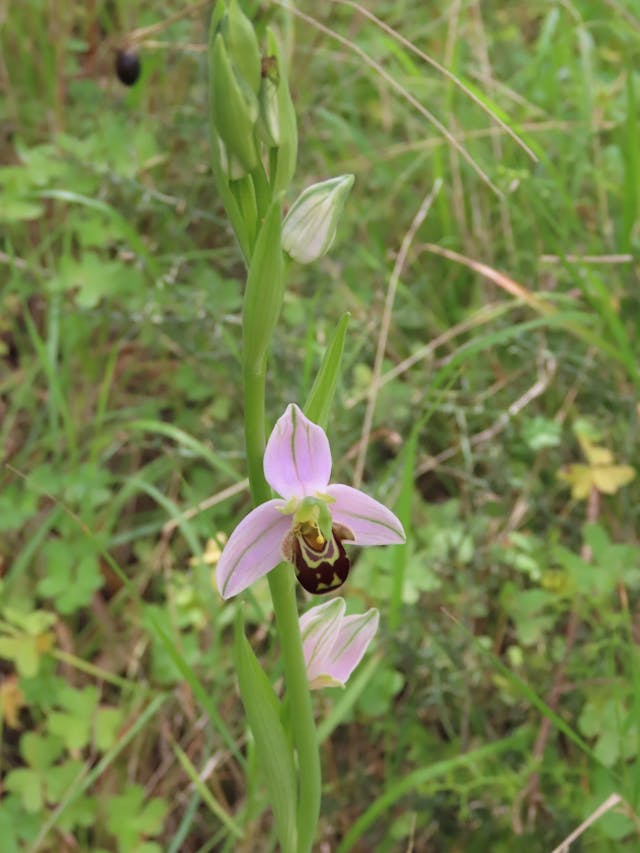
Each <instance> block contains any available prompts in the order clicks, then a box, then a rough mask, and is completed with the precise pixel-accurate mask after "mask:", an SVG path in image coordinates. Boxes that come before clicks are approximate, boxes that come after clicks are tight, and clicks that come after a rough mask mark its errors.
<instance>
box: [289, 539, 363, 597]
mask: <svg viewBox="0 0 640 853" xmlns="http://www.w3.org/2000/svg"><path fill="white" fill-rule="evenodd" d="M353 538H354V536H353V533H352V532H351V530H349V528H348V527H345V526H344V525H343V524H334V525H333V527H332V528H331V538H330V539H325V538H324V536H323V535H322V534H321V533H320V530H319V529H318V527H317V525H313V524H310V523H304V524H301V525H299V526H298V527H297V528H296V529H295V530H293V531H292V532H291V533H290V534H289V535H288V536H287V538H286V539H285V542H284V544H283V547H282V552H283V554H284V556H285V558H286V559H287V560H288V561H289V562H290V563H293V566H294V568H295V571H296V577H297V578H298V580H299V581H300V584H301V585H302V586H303V587H304V588H305V589H306V591H307V592H310V593H312V594H313V595H325V593H327V592H331V591H332V590H334V589H338V587H341V586H342V584H343V583H344V582H345V581H346V579H347V577H348V575H349V570H350V569H351V561H350V560H349V557H348V556H347V552H346V551H345V548H344V545H343V544H342V542H343V540H345V539H346V540H353Z"/></svg>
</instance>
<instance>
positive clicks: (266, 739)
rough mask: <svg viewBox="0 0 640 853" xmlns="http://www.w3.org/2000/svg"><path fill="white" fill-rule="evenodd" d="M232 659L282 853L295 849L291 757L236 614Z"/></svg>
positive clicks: (278, 714)
mask: <svg viewBox="0 0 640 853" xmlns="http://www.w3.org/2000/svg"><path fill="white" fill-rule="evenodd" d="M234 659H235V665H236V672H237V675H238V683H239V686H240V695H241V696H242V703H243V705H244V709H245V711H246V714H247V719H248V720H249V726H250V728H251V732H252V734H253V738H254V740H255V744H256V753H257V756H258V762H259V764H260V766H261V768H262V772H263V773H264V778H265V781H266V782H267V786H268V792H269V796H270V798H271V805H272V807H273V815H274V818H275V824H276V832H277V834H278V838H279V840H280V845H281V848H282V851H283V853H293V851H295V850H296V800H297V796H296V775H295V769H294V762H293V754H292V752H291V748H290V746H289V740H288V738H287V735H286V733H285V730H284V728H283V726H282V722H281V709H280V703H279V702H278V698H277V696H276V694H275V693H274V690H273V687H272V686H271V684H270V682H269V679H268V678H267V676H266V675H265V674H264V672H263V670H262V667H261V666H260V664H259V663H258V661H257V659H256V656H255V654H254V652H253V649H252V648H251V646H250V645H249V643H248V641H247V638H246V637H245V635H244V628H243V626H242V617H241V614H240V611H238V614H237V618H236V623H235V643H234Z"/></svg>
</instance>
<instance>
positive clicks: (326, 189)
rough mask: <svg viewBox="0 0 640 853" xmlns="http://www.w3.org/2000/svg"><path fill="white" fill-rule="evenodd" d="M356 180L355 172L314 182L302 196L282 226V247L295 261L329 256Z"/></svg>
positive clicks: (308, 261) (308, 262)
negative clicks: (341, 215)
mask: <svg viewBox="0 0 640 853" xmlns="http://www.w3.org/2000/svg"><path fill="white" fill-rule="evenodd" d="M353 182H354V177H353V175H340V176H339V177H337V178H331V179H330V180H328V181H323V182H322V183H319V184H312V185H311V186H310V187H307V189H306V190H304V191H303V192H302V193H301V194H300V196H298V198H297V199H296V201H295V202H294V203H293V205H292V207H291V209H290V210H289V213H288V214H287V218H286V219H285V221H284V224H283V229H282V248H283V249H284V250H285V252H287V253H288V254H289V255H291V257H292V258H293V259H294V260H296V261H298V262H299V263H301V264H310V263H311V262H312V261H315V260H317V259H318V258H321V257H322V256H323V255H326V253H327V252H328V251H329V249H330V248H331V244H332V243H333V241H334V239H335V236H336V231H337V228H338V220H339V219H340V214H341V213H342V210H343V208H344V204H345V201H346V199H347V196H348V195H349V192H350V191H351V187H352V186H353Z"/></svg>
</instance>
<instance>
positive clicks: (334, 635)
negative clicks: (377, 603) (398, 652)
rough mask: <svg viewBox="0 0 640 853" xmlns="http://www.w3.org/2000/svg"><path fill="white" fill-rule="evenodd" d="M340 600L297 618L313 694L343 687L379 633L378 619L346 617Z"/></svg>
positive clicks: (370, 615)
mask: <svg viewBox="0 0 640 853" xmlns="http://www.w3.org/2000/svg"><path fill="white" fill-rule="evenodd" d="M345 612H346V605H345V603H344V599H343V598H333V599H331V601H327V602H325V603H324V604H320V605H319V606H318V607H312V608H311V610H308V611H307V612H306V613H305V614H304V616H302V617H301V618H300V633H301V634H302V650H303V652H304V662H305V664H306V667H307V678H308V679H309V687H311V689H312V690H314V689H316V688H319V687H344V685H345V683H346V682H347V679H348V678H349V676H350V675H351V673H352V672H353V670H354V669H355V668H356V667H357V665H358V664H359V663H360V661H361V660H362V657H363V655H364V653H365V652H366V650H367V647H368V645H369V643H370V642H371V640H372V639H373V638H374V636H375V633H376V631H377V630H378V623H379V621H380V615H379V613H378V611H377V610H375V609H371V610H367V612H366V613H363V614H362V615H361V616H345Z"/></svg>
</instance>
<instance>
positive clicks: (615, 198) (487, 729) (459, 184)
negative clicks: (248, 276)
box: [0, 0, 640, 853]
mask: <svg viewBox="0 0 640 853" xmlns="http://www.w3.org/2000/svg"><path fill="white" fill-rule="evenodd" d="M245 8H246V9H247V11H248V12H249V13H251V14H253V15H254V16H255V18H256V21H257V23H258V25H259V26H260V27H264V26H265V25H266V23H267V22H269V21H273V22H275V23H276V24H278V25H279V26H280V31H281V34H282V37H283V40H284V43H285V47H286V50H287V52H288V54H289V56H290V63H291V75H290V76H291V79H292V84H293V95H294V100H295V103H296V107H297V110H298V114H299V122H300V140H301V145H300V159H299V164H298V171H297V179H296V180H297V188H298V189H302V188H303V187H304V186H306V185H308V184H309V183H311V182H312V181H314V180H319V179H323V178H325V177H328V176H331V175H335V174H340V173H343V172H349V171H351V172H354V173H355V175H356V185H355V188H354V191H353V193H352V196H351V197H350V199H349V203H348V205H347V210H346V213H345V217H344V220H343V224H342V227H341V230H340V233H339V238H338V240H337V242H336V245H335V246H334V248H333V250H332V252H331V254H330V255H329V256H328V257H327V258H325V259H324V261H323V262H321V263H320V264H316V265H313V266H311V267H308V268H303V267H292V271H291V277H290V281H291V286H290V288H289V290H288V292H287V295H286V300H285V307H284V316H283V321H282V323H281V325H280V327H279V328H278V330H277V332H276V340H275V353H274V357H273V358H272V362H271V380H272V381H271V394H270V397H269V400H268V407H269V413H270V416H271V417H272V418H274V419H275V417H277V416H278V415H279V414H280V413H281V411H282V410H283V408H284V405H285V404H286V403H287V402H289V401H291V400H304V398H305V396H306V393H307V392H308V390H309V388H310V386H311V383H312V381H313V377H314V371H315V369H316V368H317V365H318V364H319V360H320V357H321V354H322V352H323V348H324V345H325V343H326V340H327V338H328V337H329V336H330V334H331V331H332V329H333V327H334V326H335V324H336V323H337V321H338V318H339V317H340V316H341V314H342V313H343V312H344V311H345V310H348V311H349V312H351V317H352V319H351V324H350V332H349V336H348V339H347V350H346V355H345V369H344V373H343V379H342V384H341V387H340V389H339V394H338V397H337V400H336V405H335V408H334V411H333V416H332V420H331V423H330V430H329V431H330V438H331V441H332V445H333V447H334V449H335V451H336V453H335V466H334V467H335V471H336V474H338V473H339V475H340V479H341V480H343V481H348V480H347V478H348V477H349V476H352V475H353V474H354V472H355V475H356V478H358V477H359V473H360V471H361V470H362V473H363V477H364V480H365V481H366V483H367V490H368V491H370V492H371V493H373V494H375V495H376V496H377V497H379V498H380V499H383V500H386V501H390V502H391V503H394V502H395V504H394V505H395V507H396V509H397V510H398V512H399V513H400V514H401V515H402V516H403V517H404V518H405V520H407V521H409V520H410V524H407V527H408V528H409V529H410V539H409V543H408V545H407V547H406V549H398V551H397V553H392V552H391V551H386V550H382V549H374V550H373V551H369V552H364V553H362V554H361V555H359V556H358V559H357V562H356V567H355V570H354V572H353V574H352V576H351V578H350V582H349V586H348V589H347V597H348V598H352V599H354V600H355V601H357V603H358V605H359V609H360V610H362V609H363V606H364V607H367V606H371V605H375V606H378V607H380V609H381V611H382V616H383V623H382V629H381V634H380V637H379V640H378V644H377V652H376V653H375V654H373V655H371V656H370V658H369V659H368V661H366V662H365V663H364V664H363V665H362V667H361V669H360V670H359V672H358V673H356V675H355V676H354V678H353V680H352V682H351V683H350V685H349V686H348V688H347V689H346V690H345V691H344V692H336V691H333V692H329V691H325V692H324V693H321V694H317V695H316V703H317V709H318V717H319V720H320V721H321V724H320V731H321V734H322V737H323V738H324V743H323V765H324V777H325V798H324V811H323V819H322V825H321V833H322V838H321V839H320V842H322V843H324V844H325V845H327V846H325V847H320V846H319V848H318V849H331V850H340V851H347V850H358V849H362V850H371V849H375V850H380V851H392V850H405V849H415V850H424V851H429V850H434V851H441V850H442V851H444V850H462V849H464V850H465V851H484V850H487V849H488V845H490V846H491V850H493V851H501V850H505V851H506V850H513V849H514V846H515V845H516V844H517V845H521V844H524V845H525V846H526V849H527V850H531V851H549V850H551V849H553V848H554V847H555V846H556V845H557V844H559V843H560V841H561V840H562V839H563V838H564V837H565V836H567V835H568V834H569V833H570V832H571V831H572V830H573V829H575V828H576V827H577V826H578V825H579V824H580V823H581V822H582V821H583V820H585V819H587V818H588V817H589V816H590V815H593V812H594V810H595V809H596V807H597V806H599V805H600V804H601V803H603V802H604V801H606V800H607V798H608V797H610V796H611V795H613V794H615V795H617V799H615V800H610V801H609V803H610V804H614V805H615V808H612V809H610V810H609V811H608V812H607V813H606V814H605V815H604V816H602V817H600V818H599V819H597V820H595V819H594V820H593V823H592V825H591V826H590V827H589V828H588V829H587V830H586V831H585V833H584V834H583V835H582V836H581V840H580V841H579V842H577V844H578V845H580V844H582V845H583V847H579V846H577V847H576V849H585V850H597V851H600V850H602V851H608V850H617V849H620V846H619V845H620V844H622V843H624V844H630V845H631V846H633V845H638V843H639V842H638V819H637V817H636V816H635V815H636V814H637V813H638V807H639V805H640V804H639V803H638V797H639V795H640V764H639V762H638V757H637V756H638V725H639V723H638V721H639V713H640V678H639V676H638V651H637V638H638V617H639V611H638V606H639V598H638V589H639V587H640V561H639V553H640V552H639V542H638V535H637V531H638V529H639V525H638V512H639V511H638V506H639V505H640V504H639V501H638V490H639V488H640V486H639V485H638V480H637V478H636V479H632V477H633V473H634V472H633V466H634V464H636V463H635V460H636V459H637V458H638V438H637V435H638V429H637V424H638V417H639V409H638V389H639V386H640V372H639V369H638V346H639V344H638V341H639V340H640V310H639V307H640V306H639V301H638V264H637V253H638V245H639V240H640V232H639V230H638V221H639V206H640V161H639V152H640V144H639V143H640V138H639V132H638V123H637V113H638V92H639V91H640V88H639V87H640V79H639V77H638V72H637V68H638V57H639V55H640V18H639V17H638V9H637V7H636V6H635V4H634V3H633V2H632V0H583V2H581V3H575V4H571V3H569V2H554V0H528V2H526V3H524V2H518V0H516V1H515V2H499V0H495V2H491V3H483V4H480V3H479V2H477V0H462V2H458V0H451V2H449V3H444V4H443V3H424V2H412V0H388V2H387V0H378V2H376V3H374V4H366V8H365V9H364V10H363V9H359V8H358V7H357V5H356V4H355V3H350V2H346V0H345V1H344V2H338V0H332V2H330V3H323V4H309V3H301V4H300V7H299V12H300V15H299V16H293V17H292V18H291V19H284V18H283V17H282V11H281V10H280V9H279V8H278V6H277V5H275V4H270V3H260V4H258V3H247V4H246V6H245ZM210 10H211V4H210V3H193V4H187V3H180V2H177V0H152V2H144V3H143V2H137V1H136V2H131V3H124V2H120V0H92V2H88V3H83V4H79V3H78V4H72V3H70V4H65V3H48V2H45V0H29V2H27V3H11V2H5V3H4V4H3V6H2V7H1V8H0V11H1V14H0V50H1V53H0V87H1V92H2V97H1V98H0V159H1V166H0V188H1V200H0V222H1V223H2V227H1V231H0V235H1V236H0V240H1V245H0V358H1V362H0V436H1V447H2V459H3V466H2V469H1V471H0V575H1V581H0V583H1V586H0V657H1V661H0V667H1V671H2V684H1V687H0V707H1V709H2V774H3V775H2V779H3V781H2V800H1V801H0V833H1V837H2V839H3V845H4V846H3V850H5V851H7V853H11V851H13V850H19V849H20V850H32V851H35V850H41V851H45V850H56V851H59V850H92V851H99V850H117V851H127V853H128V851H140V853H141V851H145V853H151V851H154V850H166V851H196V850H199V851H204V850H247V851H249V850H256V849H265V850H268V849H270V847H271V845H272V842H270V841H269V838H270V826H271V822H270V817H269V815H268V813H267V812H265V798H264V793H263V788H262V781H263V780H261V779H260V777H259V775H258V773H257V771H256V769H255V756H254V754H253V750H252V746H251V743H248V742H247V738H246V732H245V730H244V723H243V722H242V721H243V716H242V714H241V712H240V707H239V701H238V698H237V693H236V688H235V675H234V672H233V671H232V667H231V652H230V642H231V622H232V620H233V610H234V606H235V605H233V604H225V605H224V606H223V605H222V603H221V600H220V599H219V597H218V595H217V593H216V591H215V586H214V584H213V583H212V571H213V566H214V565H215V560H216V555H217V553H218V547H219V545H220V544H221V543H222V534H224V533H227V532H229V531H230V530H231V529H232V527H233V525H234V523H235V522H236V521H237V519H239V518H240V517H241V516H242V515H243V514H244V512H245V510H246V508H247V506H248V494H247V492H246V483H245V482H244V479H243V478H244V477H245V470H244V460H243V453H242V444H241V440H240V435H241V423H242V417H241V411H240V397H239V361H238V353H239V346H240V326H239V310H240V304H241V295H242V294H241V290H240V281H241V280H242V266H241V260H240V256H239V253H238V251H237V249H236V247H235V246H234V245H233V242H232V240H231V238H230V232H229V228H228V226H227V223H226V222H225V220H224V218H223V216H222V214H221V209H220V207H219V205H218V203H217V199H216V191H215V187H214V184H213V180H212V176H211V171H210V166H209V155H208V139H207V134H208V128H207V111H206V103H207V93H206V79H207V74H206V56H205V53H204V45H205V43H206V30H207V23H208V19H209V16H210ZM366 11H368V12H375V14H376V15H377V16H379V18H380V19H382V21H383V22H384V25H383V24H381V23H379V22H377V21H376V20H374V19H372V17H371V15H367V14H365V12H366ZM305 15H306V16H314V17H313V18H312V19H310V18H309V17H304V16H305ZM124 44H130V45H133V46H135V47H136V49H137V50H138V52H139V55H140V58H141V62H142V76H141V79H140V80H139V81H138V83H137V84H136V85H135V86H134V87H132V88H131V89H126V88H124V87H123V86H122V85H121V84H120V83H119V82H118V80H117V79H116V77H115V74H114V70H113V68H114V56H115V50H116V49H117V48H118V47H120V46H122V45H124ZM416 49H417V50H416ZM418 51H422V52H424V53H425V54H426V57H425V56H422V55H421V54H420V53H419V52H418ZM429 58H431V59H434V60H437V62H439V63H440V64H441V65H442V66H444V68H445V69H446V70H447V71H448V72H450V74H453V75H457V81H456V79H453V78H452V77H451V76H450V75H447V74H445V73H444V72H443V71H442V70H441V69H440V70H439V69H438V68H437V67H434V66H433V65H432V64H431V63H430V62H429ZM460 84H461V85H460ZM487 110H489V111H490V112H491V113H492V114H493V117H491V116H490V115H488V114H487ZM425 111H426V112H425ZM430 116H431V117H435V119H436V120H437V122H439V126H438V125H437V124H434V122H433V120H432V118H430ZM496 119H500V120H501V121H502V122H503V124H502V126H501V125H500V124H499V123H498V122H497V121H496ZM443 130H445V131H446V133H447V135H446V136H445V135H444V133H443ZM509 132H511V133H512V134H517V135H518V137H519V139H520V140H521V141H522V142H524V143H526V145H527V146H528V147H529V149H530V152H529V153H527V151H526V150H524V148H523V146H522V144H519V143H518V141H517V140H515V139H514V138H513V136H512V135H510V133H509ZM438 187H439V190H438ZM430 192H434V199H433V204H432V206H431V209H430V210H429V212H428V215H427V217H426V220H425V222H424V224H422V225H421V226H420V227H419V229H418V231H417V233H416V234H415V236H414V237H413V239H412V240H409V238H408V237H407V235H408V233H409V231H410V228H411V224H412V221H413V219H414V217H415V216H416V213H417V212H418V209H419V208H420V205H421V203H422V200H423V199H424V198H425V196H426V195H427V194H428V193H430ZM290 201H291V200H290ZM403 240H404V241H405V244H406V245H405V249H406V258H405V261H404V263H399V262H398V260H397V259H398V253H399V251H400V247H401V245H402V243H403ZM394 264H397V267H396V271H395V275H394V274H393V270H394ZM390 282H396V284H397V290H396V291H395V299H394V300H393V306H392V307H393V312H392V315H391V324H390V328H389V335H388V340H387V342H386V347H385V349H384V360H383V361H382V363H381V370H380V375H377V374H376V372H375V370H374V364H375V354H376V349H377V347H378V343H379V338H380V335H381V334H382V331H381V330H383V328H384V322H385V321H384V318H385V316H386V315H385V311H386V308H385V304H387V305H389V304H390V300H389V299H388V294H389V288H390ZM393 286H395V285H393ZM303 294H304V297H305V298H304V300H303V299H301V298H300V297H301V296H302V295H303ZM385 300H387V303H385ZM367 401H368V404H369V406H371V407H372V411H373V424H372V430H371V433H370V435H368V436H367V435H364V436H363V434H362V423H363V414H364V411H365V407H366V405H367ZM363 448H364V449H366V456H362V455H361V454H362V450H363ZM363 462H364V467H362V466H363ZM202 502H204V504H203V503H202ZM267 613H268V607H267V594H266V587H265V586H264V585H263V586H260V585H259V586H257V587H256V588H255V591H254V593H253V594H252V595H251V596H250V598H249V609H248V616H249V620H250V624H251V625H252V629H251V631H252V639H253V644H254V647H255V648H256V649H258V650H260V651H261V653H262V654H263V656H264V659H265V661H266V662H268V664H269V666H270V667H273V666H275V667H276V669H277V660H276V659H275V651H274V650H273V648H272V646H271V645H270V643H269V638H270V632H271V625H270V623H269V620H268V617H267V615H266V614H267ZM245 773H246V774H247V778H248V780H249V784H248V788H247V786H246V785H245V782H244V779H245Z"/></svg>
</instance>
